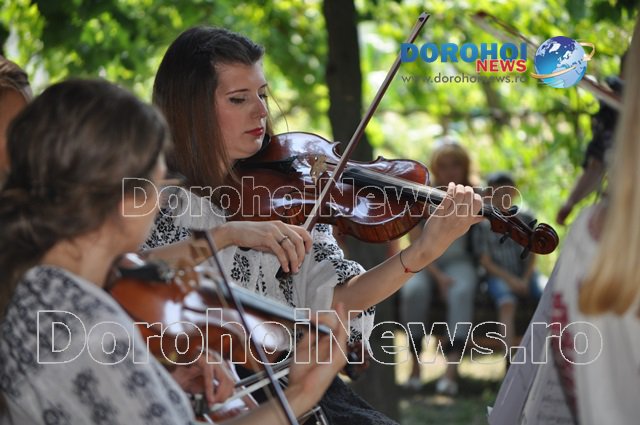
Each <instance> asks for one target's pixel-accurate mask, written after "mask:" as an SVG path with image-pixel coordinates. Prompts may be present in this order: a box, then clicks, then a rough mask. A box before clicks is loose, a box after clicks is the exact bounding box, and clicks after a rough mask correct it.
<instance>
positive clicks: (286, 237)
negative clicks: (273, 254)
mask: <svg viewBox="0 0 640 425" xmlns="http://www.w3.org/2000/svg"><path fill="white" fill-rule="evenodd" d="M287 239H289V236H286V235H285V236H284V237H283V238H282V239H280V240H279V241H278V244H279V245H282V244H283V243H285V241H286V240H287Z"/></svg>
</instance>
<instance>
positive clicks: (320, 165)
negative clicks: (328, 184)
mask: <svg viewBox="0 0 640 425" xmlns="http://www.w3.org/2000/svg"><path fill="white" fill-rule="evenodd" d="M326 171H327V157H326V155H316V156H314V157H313V165H312V166H311V173H310V174H311V178H312V179H313V183H315V184H317V183H318V179H319V178H320V176H321V175H322V174H324V173H325V172H326Z"/></svg>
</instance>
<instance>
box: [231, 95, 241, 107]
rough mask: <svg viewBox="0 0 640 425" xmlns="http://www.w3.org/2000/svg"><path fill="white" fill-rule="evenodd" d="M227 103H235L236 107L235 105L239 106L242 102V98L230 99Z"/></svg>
mask: <svg viewBox="0 0 640 425" xmlns="http://www.w3.org/2000/svg"><path fill="white" fill-rule="evenodd" d="M229 101H230V102H231V103H235V104H236V105H237V104H240V103H242V102H244V98H243V97H230V98H229Z"/></svg>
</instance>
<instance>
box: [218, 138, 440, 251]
mask: <svg viewBox="0 0 640 425" xmlns="http://www.w3.org/2000/svg"><path fill="white" fill-rule="evenodd" d="M338 145H339V143H338V142H330V141H328V140H326V139H324V138H322V137H320V136H317V135H315V134H311V133H303V132H296V133H286V134H280V135H277V136H272V137H271V138H270V140H269V143H268V144H266V145H265V146H264V147H263V149H262V150H261V151H260V152H259V153H258V154H257V155H255V156H253V157H251V158H248V159H246V160H244V161H240V162H239V163H238V164H237V166H236V168H235V169H234V173H235V175H236V177H237V179H238V180H239V184H235V185H233V186H232V187H231V186H229V187H227V191H226V192H225V195H227V196H226V199H228V200H229V203H228V205H225V207H227V208H226V209H227V211H229V212H230V215H229V216H228V219H230V220H252V221H255V220H280V221H284V222H286V223H288V224H296V225H301V224H303V223H304V221H305V220H306V217H307V216H308V214H309V212H310V211H311V209H312V208H313V206H314V204H315V203H316V202H317V199H318V196H319V191H320V189H321V188H322V186H323V185H322V180H325V181H326V179H328V177H329V173H328V171H330V168H331V166H332V165H333V164H336V163H337V162H338V161H339V160H340V154H339V153H338V150H337V147H338ZM349 164H351V165H352V166H354V167H353V168H354V169H355V168H356V167H357V168H358V169H359V170H362V169H364V170H368V171H371V172H374V173H378V174H383V175H387V176H394V177H397V178H402V179H404V180H408V181H412V182H415V183H418V184H422V185H427V184H429V171H428V170H427V167H425V166H424V165H423V164H421V163H419V162H417V161H412V160H394V161H388V160H386V159H384V158H381V157H379V158H378V159H376V160H375V161H372V162H359V161H349ZM316 179H320V181H321V184H320V185H316ZM256 200H259V202H256ZM424 208H425V206H424V204H423V203H422V202H421V201H419V200H417V199H409V198H408V197H406V196H404V195H403V194H402V193H400V192H395V193H392V191H390V190H389V189H388V188H387V189H384V188H381V187H379V186H376V185H373V184H367V183H366V182H364V181H361V179H360V178H359V176H357V175H349V173H348V172H347V173H345V175H344V176H343V178H342V179H340V181H338V182H337V183H336V185H335V187H334V188H333V189H332V190H331V195H330V200H329V202H327V203H326V204H325V205H323V206H322V207H321V210H320V214H319V222H321V223H326V224H331V225H334V226H336V227H337V228H338V230H339V231H341V232H343V233H345V234H349V235H352V236H355V237H356V238H358V239H360V240H363V241H366V242H382V241H388V240H391V239H396V238H398V237H400V236H402V235H404V234H406V233H407V232H408V231H409V230H411V229H412V228H413V227H414V226H415V225H417V224H418V223H419V222H420V220H422V219H423V218H424Z"/></svg>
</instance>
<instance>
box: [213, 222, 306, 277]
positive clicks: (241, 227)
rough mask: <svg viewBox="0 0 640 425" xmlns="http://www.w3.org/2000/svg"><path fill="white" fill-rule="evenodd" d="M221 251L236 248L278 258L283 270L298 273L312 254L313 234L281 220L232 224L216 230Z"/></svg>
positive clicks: (229, 223) (228, 223)
mask: <svg viewBox="0 0 640 425" xmlns="http://www.w3.org/2000/svg"><path fill="white" fill-rule="evenodd" d="M214 232H215V233H216V234H215V235H214V237H215V238H216V241H218V240H219V239H221V241H220V242H218V243H217V244H218V246H219V247H220V248H224V247H226V246H229V245H237V246H240V247H243V248H251V249H255V250H257V251H262V252H270V253H272V254H274V255H275V256H276V257H278V261H279V262H280V265H281V266H282V270H284V271H285V272H286V273H289V272H290V271H293V273H297V272H298V271H299V270H300V266H301V265H302V262H303V261H304V257H305V254H306V253H308V252H309V251H311V247H312V240H311V235H310V234H309V232H307V231H306V230H305V229H303V228H302V227H300V226H294V225H291V224H285V223H283V222H281V221H232V222H227V223H225V224H224V225H222V226H219V227H218V228H216V229H215V230H214Z"/></svg>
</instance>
